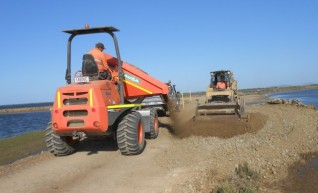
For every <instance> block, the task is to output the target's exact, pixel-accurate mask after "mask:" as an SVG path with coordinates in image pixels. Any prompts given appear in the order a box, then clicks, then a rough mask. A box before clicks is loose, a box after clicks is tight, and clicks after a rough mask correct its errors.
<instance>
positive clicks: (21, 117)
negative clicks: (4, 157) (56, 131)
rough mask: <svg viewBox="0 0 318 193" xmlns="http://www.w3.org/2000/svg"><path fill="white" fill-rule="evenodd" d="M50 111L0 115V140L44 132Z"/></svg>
mask: <svg viewBox="0 0 318 193" xmlns="http://www.w3.org/2000/svg"><path fill="white" fill-rule="evenodd" d="M50 120H51V112H50V111H40V112H29V113H10V114H0V139H4V138H9V137H14V136H17V135H22V134H25V133H30V132H33V131H40V130H45V128H46V126H47V123H48V122H49V121H50Z"/></svg>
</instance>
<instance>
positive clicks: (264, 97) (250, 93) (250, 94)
mask: <svg viewBox="0 0 318 193" xmlns="http://www.w3.org/2000/svg"><path fill="white" fill-rule="evenodd" d="M315 88H318V84H313V85H308V86H289V87H269V88H252V89H241V90H239V96H241V97H243V98H245V100H246V101H245V102H246V103H247V104H256V103H264V102H267V101H268V99H269V97H268V95H270V94H273V93H278V92H288V91H295V90H310V89H315ZM197 93H201V92H197ZM202 93H204V92H202ZM193 95H196V94H195V93H193ZM252 101H253V102H252ZM51 109H52V106H45V107H25V108H12V109H0V114H8V113H20V112H21V113H25V112H36V111H51Z"/></svg>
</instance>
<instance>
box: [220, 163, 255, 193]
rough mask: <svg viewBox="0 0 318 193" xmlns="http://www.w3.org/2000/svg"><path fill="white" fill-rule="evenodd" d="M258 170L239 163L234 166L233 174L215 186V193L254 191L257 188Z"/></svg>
mask: <svg viewBox="0 0 318 193" xmlns="http://www.w3.org/2000/svg"><path fill="white" fill-rule="evenodd" d="M259 176H260V174H259V172H257V171H255V170H253V169H251V168H250V167H249V166H248V164H247V163H246V162H245V163H244V164H239V165H238V167H237V168H235V176H234V177H231V178H228V179H226V180H224V182H223V183H222V184H221V185H220V186H218V187H217V189H216V190H217V191H216V192H217V193H237V192H239V193H256V192H257V190H258V188H259V185H258V184H259V180H260V177H259Z"/></svg>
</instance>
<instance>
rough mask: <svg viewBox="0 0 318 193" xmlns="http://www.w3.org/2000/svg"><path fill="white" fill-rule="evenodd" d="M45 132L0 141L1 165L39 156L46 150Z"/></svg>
mask: <svg viewBox="0 0 318 193" xmlns="http://www.w3.org/2000/svg"><path fill="white" fill-rule="evenodd" d="M44 135H45V131H37V132H33V133H28V134H25V135H20V136H16V137H11V138H7V139H1V140H0V165H6V164H9V163H12V162H14V161H16V160H18V159H21V158H24V157H27V156H30V155H34V154H37V153H39V152H41V151H43V150H45V149H46V147H45V142H44Z"/></svg>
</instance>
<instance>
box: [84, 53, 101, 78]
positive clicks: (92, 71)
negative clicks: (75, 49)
mask: <svg viewBox="0 0 318 193" xmlns="http://www.w3.org/2000/svg"><path fill="white" fill-rule="evenodd" d="M82 74H83V76H88V77H89V78H90V79H93V80H96V79H98V76H99V72H98V67H97V64H96V62H95V60H94V57H93V56H92V55H91V54H84V55H83V63H82Z"/></svg>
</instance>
